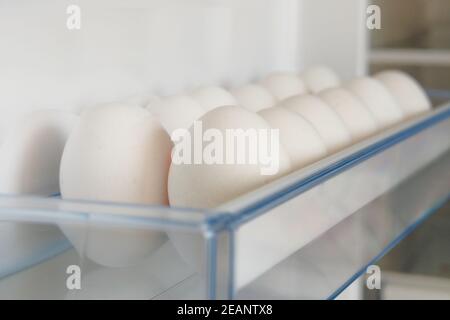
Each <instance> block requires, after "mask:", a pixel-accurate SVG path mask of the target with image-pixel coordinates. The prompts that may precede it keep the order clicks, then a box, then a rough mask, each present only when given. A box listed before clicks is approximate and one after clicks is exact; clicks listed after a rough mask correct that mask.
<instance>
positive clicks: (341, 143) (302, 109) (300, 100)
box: [280, 94, 351, 153]
mask: <svg viewBox="0 0 450 320" xmlns="http://www.w3.org/2000/svg"><path fill="white" fill-rule="evenodd" d="M280 106H281V107H284V108H287V109H290V110H292V111H294V112H296V113H298V114H299V115H300V116H302V117H303V118H304V119H305V120H307V121H309V122H310V123H311V124H312V125H313V127H314V128H315V129H316V130H317V132H318V133H319V135H320V137H321V138H322V140H323V142H324V143H325V145H326V147H327V150H328V152H330V153H333V152H336V151H338V150H340V149H342V148H344V147H346V146H348V145H349V144H350V143H351V137H350V133H349V132H348V129H347V128H346V127H345V124H344V123H343V121H342V120H341V119H340V118H339V116H338V115H337V113H336V112H335V111H333V109H331V107H329V106H328V105H327V104H326V103H325V102H323V101H322V100H321V99H320V98H318V97H315V96H313V95H309V94H307V95H299V96H295V97H291V98H289V99H286V100H284V101H282V102H281V103H280Z"/></svg>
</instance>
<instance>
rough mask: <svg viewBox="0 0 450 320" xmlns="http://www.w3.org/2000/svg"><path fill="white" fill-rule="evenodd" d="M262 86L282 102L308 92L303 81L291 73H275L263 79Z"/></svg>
mask: <svg viewBox="0 0 450 320" xmlns="http://www.w3.org/2000/svg"><path fill="white" fill-rule="evenodd" d="M260 84H261V85H262V86H263V87H265V88H266V89H267V90H269V92H271V93H272V94H273V95H274V96H275V98H276V99H277V100H280V101H281V100H284V99H287V98H289V97H292V96H295V95H298V94H302V93H306V92H307V88H306V86H305V84H304V83H303V81H302V80H301V79H300V78H299V77H298V76H297V75H296V74H294V73H289V72H273V73H271V74H269V75H268V76H266V77H265V78H264V79H262V80H261V82H260Z"/></svg>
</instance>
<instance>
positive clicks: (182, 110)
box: [147, 95, 205, 135]
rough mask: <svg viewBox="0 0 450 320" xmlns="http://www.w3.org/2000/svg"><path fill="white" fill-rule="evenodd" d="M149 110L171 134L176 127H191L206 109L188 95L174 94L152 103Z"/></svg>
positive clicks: (148, 107)
mask: <svg viewBox="0 0 450 320" xmlns="http://www.w3.org/2000/svg"><path fill="white" fill-rule="evenodd" d="M147 110H149V111H150V113H151V114H152V115H153V116H155V117H156V118H157V119H158V120H159V122H160V123H161V124H162V125H163V127H164V129H166V131H167V132H168V133H169V135H170V134H172V132H173V131H174V130H176V129H189V127H190V126H191V125H192V123H194V121H195V120H197V119H198V118H200V117H201V116H202V115H203V114H204V113H205V111H204V110H203V108H202V107H201V106H200V104H199V103H198V102H197V101H196V100H194V99H193V98H191V97H190V96H187V95H174V96H170V97H166V98H162V99H160V100H159V101H155V102H153V103H150V104H149V105H148V106H147Z"/></svg>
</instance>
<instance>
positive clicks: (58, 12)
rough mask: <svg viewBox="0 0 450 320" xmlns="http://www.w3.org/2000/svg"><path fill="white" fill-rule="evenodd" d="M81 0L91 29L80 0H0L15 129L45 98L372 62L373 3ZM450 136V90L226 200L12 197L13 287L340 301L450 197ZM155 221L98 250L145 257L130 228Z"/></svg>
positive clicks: (0, 203)
mask: <svg viewBox="0 0 450 320" xmlns="http://www.w3.org/2000/svg"><path fill="white" fill-rule="evenodd" d="M76 3H77V4H78V5H79V6H80V7H81V10H82V11H81V17H82V18H81V19H82V20H81V21H82V22H81V28H80V29H79V30H76V29H74V30H70V29H68V28H67V27H66V22H67V18H68V17H70V15H71V14H73V12H74V11H70V10H69V11H67V10H68V7H69V6H71V5H72V4H73V1H66V0H41V1H30V0H28V1H0V38H1V39H2V41H1V42H2V46H1V54H0V70H1V76H0V111H1V112H2V114H1V115H0V129H3V125H5V124H7V123H8V122H9V121H10V119H11V118H14V117H16V116H17V115H20V114H24V113H27V112H29V111H33V110H35V109H41V108H55V109H62V110H69V111H79V110H80V109H83V108H85V107H89V106H92V105H95V104H97V103H104V102H111V101H122V100H123V99H125V98H127V97H132V96H141V97H142V96H144V95H145V94H148V93H149V92H148V91H149V90H151V91H152V93H155V94H157V95H166V94H174V93H178V92H181V91H183V90H185V89H187V88H188V87H189V86H197V85H201V84H223V85H225V84H229V85H240V84H242V83H248V82H251V81H254V80H255V79H257V78H259V77H261V76H263V75H265V74H267V73H269V72H271V71H276V70H287V71H289V70H291V71H296V72H297V71H299V70H302V68H304V67H306V66H309V65H313V64H317V63H321V64H322V63H323V64H326V65H328V66H330V67H331V68H332V69H334V70H335V71H336V72H337V73H338V74H339V75H340V76H341V77H342V78H343V79H351V78H353V77H355V76H358V75H362V74H364V73H366V68H367V65H366V61H367V59H366V55H367V52H366V50H367V46H366V44H367V32H366V31H367V30H366V29H365V19H364V17H365V13H366V9H367V8H366V2H365V1H360V0H349V1H329V0H283V1H280V0H245V1H243V0H216V1H210V0H189V1H187V0H128V1H121V0H95V1H92V0H78V1H76ZM324 8H326V10H324ZM336 12H345V19H343V16H342V15H340V14H336ZM324 25H327V26H332V27H324ZM318 39H320V41H318ZM330 48H331V49H330ZM154 91H155V92H154ZM433 95H439V96H440V100H449V99H450V97H449V95H448V93H442V92H433ZM0 131H1V130H0ZM449 138H450V103H443V104H441V105H440V106H439V107H436V108H434V109H433V111H432V112H431V113H428V114H424V115H421V116H418V117H416V118H414V119H411V120H408V121H407V122H404V123H401V124H398V125H396V126H395V127H393V128H390V129H389V130H386V131H384V132H382V133H379V134H377V135H376V136H373V137H371V138H369V139H366V140H364V141H362V142H360V143H358V144H356V145H352V146H350V147H348V148H346V149H345V150H342V151H341V152H339V153H337V154H334V155H332V156H329V157H327V158H325V159H323V160H321V161H319V162H317V163H314V164H313V165H311V166H308V167H306V168H304V169H302V170H300V171H297V172H293V173H291V174H289V175H288V176H286V177H283V178H281V179H279V180H277V181H274V182H272V183H270V184H268V185H266V186H264V187H262V188H260V189H258V190H255V191H253V192H251V193H249V194H246V195H243V196H242V197H240V198H238V199H235V200H234V201H232V202H230V203H227V204H224V205H223V206H221V207H220V208H218V209H216V210H208V211H206V210H193V209H178V208H168V207H158V206H142V205H125V204H115V203H99V202H87V201H67V200H61V199H59V198H58V196H54V197H47V198H43V197H31V196H8V195H0V299H33V298H35V299H121V298H124V299H258V298H265V299H301V298H306V299H315V298H318V299H326V298H330V299H331V298H335V297H336V296H337V295H339V293H340V292H341V291H342V290H344V289H345V288H346V287H348V285H349V284H351V283H352V282H353V280H354V279H356V278H358V277H359V276H360V275H362V274H363V273H364V272H365V268H366V266H367V265H369V264H372V263H375V262H376V261H377V259H378V258H380V257H381V256H382V255H383V254H384V253H386V252H387V251H388V250H389V249H390V248H391V247H393V246H395V244H396V243H397V242H398V241H400V240H401V239H402V238H403V237H405V236H406V235H407V234H408V233H409V232H411V231H412V230H413V229H414V228H415V227H416V226H417V225H419V224H420V223H421V221H423V220H424V219H426V218H427V217H428V216H429V215H430V214H432V213H433V212H434V209H436V208H438V207H439V206H440V205H441V204H443V203H444V202H445V201H447V200H448V199H449V192H450V139H449ZM117 183H120V181H118V182H117ZM62 230H65V233H63V232H62ZM68 230H69V232H70V230H72V231H73V232H75V235H76V237H73V238H72V242H70V241H69V240H68V238H67V237H66V236H67V231H68ZM90 231H93V232H90ZM97 231H100V232H101V233H97ZM151 232H159V233H164V234H165V235H166V236H165V238H163V239H165V241H164V242H163V243H162V244H161V246H159V247H158V248H157V249H156V250H152V251H151V252H149V253H148V254H142V255H141V259H137V260H136V261H134V263H133V264H132V265H128V266H122V267H111V266H107V265H100V264H97V263H95V262H94V261H92V260H91V259H90V258H89V257H90V256H91V254H92V252H93V251H95V252H97V253H98V252H100V253H102V252H103V251H104V252H111V251H112V252H115V251H117V252H121V253H124V254H126V253H127V249H129V250H130V254H131V253H132V251H133V250H136V251H138V250H139V248H140V246H139V242H138V245H136V243H135V242H134V245H131V244H130V243H128V242H127V235H134V234H143V235H144V239H145V234H146V233H151ZM99 234H103V235H106V236H107V235H114V234H121V235H122V236H123V237H118V238H117V239H124V241H123V242H121V241H114V240H117V239H116V238H115V237H110V238H109V239H111V242H108V241H100V242H99V241H96V239H97V238H96V236H97V235H99ZM73 239H76V244H77V249H75V248H74V247H73ZM141 244H142V247H145V245H146V242H145V241H142V242H141ZM134 253H135V252H134Z"/></svg>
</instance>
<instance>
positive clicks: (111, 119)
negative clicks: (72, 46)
mask: <svg viewBox="0 0 450 320" xmlns="http://www.w3.org/2000/svg"><path fill="white" fill-rule="evenodd" d="M340 85H341V84H340V81H339V79H338V77H337V76H336V75H335V74H334V73H333V72H332V71H331V70H329V69H327V68H325V67H317V68H312V69H309V70H308V71H307V72H305V73H304V74H303V76H302V77H298V76H297V75H295V74H290V73H273V74H271V75H269V76H267V77H266V78H264V79H263V80H261V81H260V82H259V83H256V84H247V85H244V86H242V87H240V88H235V89H232V90H231V93H230V92H228V91H226V90H225V89H223V88H220V87H216V86H210V87H203V88H200V89H197V90H194V91H193V92H190V93H188V94H180V95H176V96H171V97H165V98H153V97H151V99H150V102H149V103H148V104H147V105H146V106H145V107H146V108H142V107H137V106H130V105H129V103H130V101H128V102H129V103H117V104H110V105H105V106H99V107H93V108H90V109H87V110H85V111H84V112H83V113H82V114H81V117H80V118H79V120H78V119H77V120H75V119H76V118H77V116H74V115H68V114H58V117H60V119H61V121H59V120H58V121H47V120H45V121H44V122H43V123H41V124H37V121H35V120H33V121H31V122H32V123H33V125H32V126H31V125H28V126H27V128H31V127H33V126H34V127H35V128H36V129H35V131H34V132H32V131H33V130H30V129H27V130H22V131H21V132H22V135H26V139H25V138H24V139H25V140H26V141H25V140H23V142H20V144H21V145H22V146H23V147H20V148H18V146H19V142H17V141H18V140H14V139H15V138H14V136H15V135H14V134H11V135H8V136H9V137H10V138H8V137H5V139H4V140H3V141H4V142H3V146H2V151H3V153H2V157H0V159H3V158H6V157H4V156H3V155H4V154H7V153H10V150H12V149H11V147H8V148H6V147H5V146H6V145H8V144H9V145H13V146H14V148H18V149H20V153H17V154H16V158H17V159H20V161H17V159H16V160H15V161H10V163H12V164H13V166H14V167H15V168H19V169H20V170H15V172H19V173H20V178H19V175H18V176H17V177H15V178H14V179H11V181H12V180H15V181H21V183H22V185H23V181H34V182H36V183H38V184H41V185H42V186H45V187H42V188H41V189H40V190H39V186H36V187H33V188H19V187H17V186H15V188H12V187H11V188H10V189H8V188H3V189H2V190H3V192H4V193H37V194H43V193H48V194H50V193H52V192H57V190H56V189H57V186H56V185H57V180H58V173H57V172H55V168H59V161H60V159H61V155H62V160H61V165H60V188H61V194H62V197H63V198H66V199H85V200H102V201H113V202H127V203H141V204H160V205H168V204H169V202H170V204H171V205H173V206H186V207H197V208H198V207H200V208H211V207H216V206H218V205H220V204H222V203H224V202H226V201H229V200H231V199H233V198H235V197H237V196H239V195H241V194H244V193H246V192H248V191H250V190H252V189H255V188H257V187H259V186H261V185H263V184H265V183H267V182H268V181H270V180H273V179H275V178H277V177H279V176H280V175H282V174H286V173H288V172H290V171H292V170H295V169H298V168H301V167H303V166H305V165H307V164H309V163H312V162H314V161H316V160H318V159H320V158H323V157H324V156H326V155H327V154H330V153H332V152H335V151H337V150H340V149H342V148H343V147H345V146H348V145H349V144H351V143H352V142H356V141H359V140H361V139H363V138H365V137H367V136H369V135H371V134H374V133H375V132H377V131H379V130H381V129H383V128H386V127H389V126H391V125H393V124H395V123H398V122H399V121H401V120H403V119H405V118H406V117H410V116H413V115H415V114H417V113H420V112H424V111H426V110H428V109H430V107H431V105H430V102H429V101H428V99H427V97H426V95H425V94H424V92H423V90H422V89H421V88H420V86H419V85H418V84H417V83H416V82H415V81H414V80H413V79H412V78H411V77H409V76H407V75H405V74H403V73H401V72H398V71H387V72H382V73H380V74H378V75H376V76H375V77H374V78H369V77H364V78H359V79H355V80H353V81H350V82H349V83H346V84H344V85H343V86H340ZM313 94H314V95H313ZM238 105H239V106H240V107H238ZM49 114H50V113H49ZM43 115H44V114H43ZM44 117H45V116H44ZM63 118H65V119H66V118H67V120H65V121H62V119H63ZM196 119H200V120H201V121H202V123H203V126H204V128H205V129H207V128H221V129H224V128H230V129H235V128H236V129H238V128H242V129H248V128H255V129H270V128H276V129H279V130H280V138H281V146H282V148H281V150H280V158H281V164H282V165H281V170H280V174H279V175H276V176H274V177H268V176H262V175H261V174H260V171H259V168H257V167H255V166H254V165H248V166H229V165H227V166H220V165H176V166H174V165H172V166H171V159H170V155H171V150H172V142H171V141H170V138H169V133H171V132H172V131H173V130H174V129H176V128H179V127H182V128H189V127H190V126H191V124H192V122H193V121H194V120H196ZM46 121H47V122H46ZM75 123H76V124H75ZM72 128H73V129H72ZM51 130H54V132H55V133H51ZM191 130H192V128H191ZM25 131H27V132H32V134H26V132H25ZM39 132H40V133H39ZM69 132H70V135H69ZM39 134H40V135H41V136H42V139H43V141H42V143H40V144H39V146H45V147H44V148H41V149H40V151H37V150H38V149H39V148H36V146H37V145H38V144H37V143H38V140H37V139H38V138H39ZM49 135H52V136H54V137H55V138H54V139H55V141H54V142H49V141H50V140H47V141H46V139H48V136H49ZM68 136H69V138H68V140H67V143H66V141H65V139H66V138H67V137H68ZM8 140H10V141H13V142H8ZM14 141H16V142H14ZM64 145H65V148H64V152H62V150H63V147H64ZM30 150H34V151H36V153H38V152H39V154H33V153H31V152H30ZM38 158H39V159H42V161H40V162H35V161H34V160H33V161H30V159H38ZM49 158H52V159H49ZM46 161H47V164H45V163H46ZM33 162H35V163H38V164H39V165H36V164H33ZM19 163H21V164H22V165H19ZM46 165H47V166H46ZM3 167H5V168H8V165H5V166H0V168H3ZM12 172H14V170H13V171H12ZM33 174H36V176H33ZM4 176H6V174H4ZM4 181H6V180H4ZM46 181H50V182H51V183H49V182H46ZM2 183H3V182H2ZM49 185H51V186H52V188H47V187H48V186H49ZM61 228H62V230H63V231H64V232H65V234H66V235H67V237H68V238H69V239H70V240H71V241H72V243H73V244H74V246H75V247H76V248H77V249H78V250H80V251H83V252H84V254H86V255H87V256H88V257H89V258H90V259H92V260H94V261H96V262H97V263H100V264H103V265H107V266H124V265H129V264H133V263H135V262H137V261H139V260H140V259H142V258H143V257H145V256H147V255H148V254H149V253H150V252H152V251H153V250H154V249H155V248H157V247H159V246H160V245H161V243H163V242H164V241H165V239H166V236H165V234H164V233H163V232H157V231H142V230H141V231H139V232H138V231H136V232H125V233H124V232H112V231H111V232H108V231H105V230H102V232H99V230H97V229H96V228H93V229H92V230H88V231H86V230H82V231H80V230H77V229H76V228H73V227H72V226H70V225H62V226H61ZM88 233H89V235H87V234H88ZM85 239H89V243H87V244H86V243H85V241H84V240H85ZM173 240H175V242H176V239H173ZM119 244H120V245H119ZM176 246H177V247H179V246H178V245H177V244H176ZM120 248H122V249H120ZM180 254H181V255H182V256H186V253H183V252H180ZM188 255H191V253H189V254H188Z"/></svg>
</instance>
